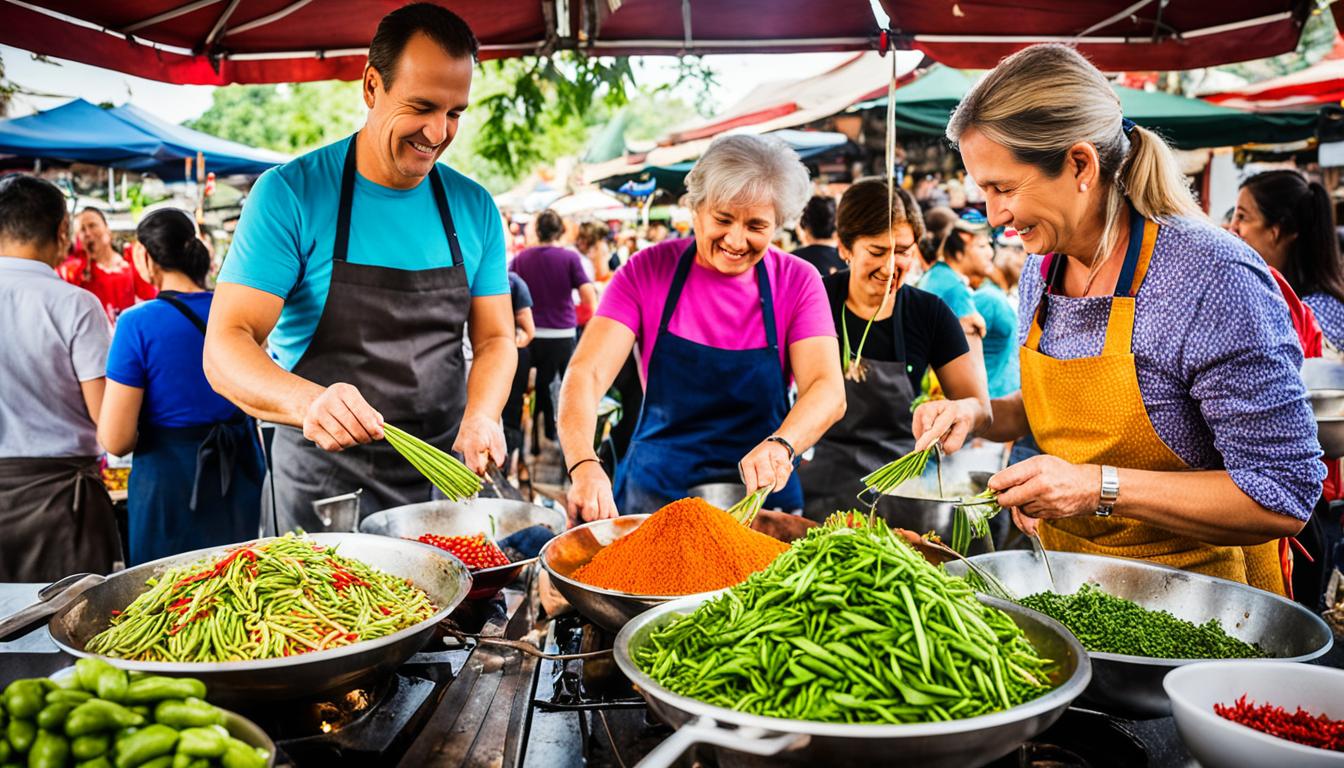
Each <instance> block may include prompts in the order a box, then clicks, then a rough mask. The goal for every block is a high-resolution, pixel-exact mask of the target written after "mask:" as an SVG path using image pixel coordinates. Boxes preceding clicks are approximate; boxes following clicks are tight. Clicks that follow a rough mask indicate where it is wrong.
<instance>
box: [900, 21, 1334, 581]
mask: <svg viewBox="0 0 1344 768" xmlns="http://www.w3.org/2000/svg"><path fill="white" fill-rule="evenodd" d="M1042 115H1049V116H1050V119H1042V117H1041V116H1042ZM947 135H948V137H949V138H950V139H951V140H953V141H954V142H956V143H957V144H958V145H959V147H960V150H961V153H962V158H963V160H964V161H965V163H966V167H967V169H968V170H969V171H970V172H971V174H972V175H973V176H974V177H975V179H976V181H977V182H978V183H979V184H980V185H981V187H982V188H983V189H984V192H985V198H986V203H987V205H988V210H989V220H990V223H991V224H992V225H996V226H998V225H1008V226H1012V227H1014V228H1015V229H1017V230H1018V232H1019V233H1020V234H1021V237H1022V240H1023V243H1024V245H1025V246H1026V249H1027V250H1028V252H1030V253H1033V254H1047V255H1044V256H1040V255H1035V256H1032V257H1031V258H1030V260H1029V261H1028V263H1027V265H1026V267H1025V270H1024V272H1023V275H1022V283H1021V315H1020V326H1021V327H1022V329H1023V331H1024V336H1025V341H1024V344H1023V346H1022V349H1021V372H1022V391H1021V392H1020V393H1018V394H1016V395H1013V396H1009V397H1006V398H1002V399H996V400H994V401H993V411H994V420H993V424H992V426H991V427H990V428H989V429H988V430H985V432H984V434H985V436H986V437H988V438H989V439H991V440H1000V441H1005V440H1011V439H1015V438H1018V437H1021V436H1022V435H1025V434H1026V433H1027V431H1028V429H1030V431H1031V432H1032V433H1033V434H1034V435H1035V436H1036V440H1037V442H1038V443H1039V444H1040V446H1041V449H1042V451H1043V452H1044V455H1041V456H1037V457H1033V458H1031V459H1028V460H1026V461H1023V462H1021V463H1019V464H1015V465H1013V466H1010V467H1008V468H1007V469H1005V470H1004V471H1002V472H1000V473H998V474H997V475H995V476H994V477H993V478H991V480H990V487H991V488H993V489H995V490H996V491H998V500H999V503H1000V504H1002V505H1003V506H1004V507H1005V508H1011V509H1012V510H1013V517H1014V520H1015V521H1017V523H1018V525H1019V526H1020V527H1022V528H1023V529H1024V530H1027V531H1039V533H1040V537H1041V541H1042V542H1043V543H1044V545H1045V547H1046V548H1047V549H1052V550H1064V551H1075V552H1091V553H1100V554H1104V555H1112V556H1122V557H1135V558H1141V559H1145V560H1151V561H1154V562H1158V563H1163V564H1166V565H1171V566H1175V567H1178V568H1184V569H1188V570H1192V571H1198V572H1201V573H1206V574H1210V575H1213V576H1220V577H1223V578H1228V579H1233V580H1235V581H1240V582H1243V583H1249V584H1251V585H1252V586H1255V587H1259V588H1261V589H1266V590H1269V591H1272V592H1277V593H1280V594H1282V593H1283V592H1284V582H1283V577H1282V573H1281V570H1280V563H1279V558H1278V550H1277V547H1276V546H1275V544H1276V540H1277V539H1279V538H1281V537H1286V536H1292V535H1294V534H1296V533H1297V532H1298V531H1299V530H1300V529H1301V528H1302V525H1303V521H1304V520H1306V519H1307V518H1308V516H1309V515H1310V514H1311V510H1312V506H1313V504H1314V503H1315V502H1316V499H1317V498H1318V497H1319V496H1320V495H1321V480H1322V478H1323V476H1324V474H1325V467H1324V465H1322V464H1321V462H1320V460H1319V459H1320V456H1321V450H1320V446H1319V445H1318V444H1317V442H1316V427H1315V423H1314V421H1313V418H1312V412H1311V408H1310V406H1309V405H1308V402H1307V397H1306V390H1305V388H1304V387H1303V384H1302V380H1301V377H1300V376H1299V374H1298V368H1299V366H1300V365H1301V363H1302V350H1301V348H1300V347H1299V346H1298V342H1297V337H1296V335H1295V333H1294V330H1293V327H1292V324H1291V322H1290V319H1289V316H1288V311H1287V309H1286V307H1285V305H1284V302H1283V299H1282V297H1281V296H1280V293H1279V289H1278V287H1277V285H1276V284H1275V282H1274V279H1273V278H1272V277H1271V276H1270V274H1269V271H1268V269H1267V268H1266V267H1265V264H1264V261H1263V260H1262V259H1261V258H1260V257H1259V256H1257V255H1256V253H1255V252H1254V251H1253V250H1251V249H1250V248H1249V247H1248V246H1246V245H1245V244H1244V243H1242V242H1241V241H1239V240H1237V239H1235V238H1234V237H1232V236H1231V235H1229V234H1227V233H1226V232H1224V231H1223V230H1221V229H1219V228H1218V227H1216V226H1215V225H1213V224H1212V223H1210V222H1208V221H1207V220H1206V219H1205V218H1204V217H1203V216H1202V215H1201V214H1200V212H1199V208H1198V206H1197V205H1196V203H1195V201H1194V198H1193V197H1192V196H1191V193H1190V191H1189V188H1188V187H1187V185H1186V183H1185V181H1184V179H1183V177H1182V176H1181V172H1180V168H1179V165H1178V164H1177V162H1176V159H1175V157H1174V156H1173V155H1172V152H1171V150H1170V149H1169V148H1168V147H1167V145H1166V144H1165V143H1163V141H1162V139H1161V138H1160V137H1158V136H1157V135H1156V134H1154V133H1152V132H1150V131H1148V130H1146V129H1144V128H1141V127H1138V126H1136V125H1134V124H1133V123H1132V122H1130V121H1128V120H1126V119H1124V118H1123V116H1122V115H1121V113H1120V104H1119V102H1118V101H1117V99H1116V97H1115V93H1114V91H1113V90H1112V89H1111V85H1110V83H1109V82H1108V81H1107V80H1106V78H1105V77H1103V76H1102V74H1101V73H1100V72H1098V71H1097V70H1096V69H1095V68H1094V67H1093V66H1092V65H1091V64H1090V63H1088V62H1087V60H1085V59H1084V58H1083V57H1082V56H1081V55H1079V54H1078V53H1077V52H1076V51H1074V50H1073V49H1071V48H1067V47H1065V46H1061V45H1040V46H1033V47H1031V48H1027V49H1025V50H1023V51H1020V52H1018V53H1016V54H1014V55H1013V56H1010V57H1008V58H1007V59H1005V60H1004V61H1003V62H1001V63H1000V64H999V66H998V67H997V68H995V69H994V70H993V71H991V72H990V73H989V74H988V75H986V76H985V78H984V79H982V80H981V81H980V82H979V83H978V84H977V85H976V86H975V87H974V88H973V89H972V90H971V92H970V93H969V94H968V95H967V96H966V98H965V99H963V100H962V102H961V105H960V106H959V107H958V108H957V111H956V112H955V113H954V114H953V117H952V119H951V121H950V123H949V125H948V130H947ZM966 418H967V417H966V415H965V414H963V413H961V412H960V411H958V410H957V409H955V408H953V407H952V406H951V405H949V404H945V403H929V404H926V405H924V406H921V408H920V409H919V410H917V411H916V413H915V417H914V427H915V433H916V435H917V436H919V438H920V440H919V443H918V445H919V446H921V447H922V446H925V445H929V444H931V443H932V442H933V441H935V440H937V439H938V438H939V437H940V436H942V435H943V433H944V432H945V430H947V429H948V427H949V426H952V425H954V424H957V423H962V424H964V423H965V421H966ZM959 435H960V432H954V433H953V434H951V435H949V436H948V437H947V438H946V439H945V440H944V447H945V449H947V450H955V449H956V448H958V447H959V446H960V444H961V442H962V441H961V438H960V437H959Z"/></svg>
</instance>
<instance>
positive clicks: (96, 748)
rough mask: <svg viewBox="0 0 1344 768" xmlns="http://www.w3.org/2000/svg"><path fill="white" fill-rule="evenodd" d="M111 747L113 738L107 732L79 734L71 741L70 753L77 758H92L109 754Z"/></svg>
mask: <svg viewBox="0 0 1344 768" xmlns="http://www.w3.org/2000/svg"><path fill="white" fill-rule="evenodd" d="M111 748H112V738H111V737H110V736H108V735H107V734H105V733H91V734H89V735H87V736H77V737H75V740H74V741H72V742H70V754H71V756H73V757H74V758H75V759H76V760H92V759H93V758H95V757H98V756H99V755H105V754H107V751H108V750H109V749H111Z"/></svg>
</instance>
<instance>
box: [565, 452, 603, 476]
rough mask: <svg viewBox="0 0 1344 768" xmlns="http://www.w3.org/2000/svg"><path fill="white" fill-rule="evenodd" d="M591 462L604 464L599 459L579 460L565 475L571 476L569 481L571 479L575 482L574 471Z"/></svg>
mask: <svg viewBox="0 0 1344 768" xmlns="http://www.w3.org/2000/svg"><path fill="white" fill-rule="evenodd" d="M590 461H595V462H597V463H598V464H601V463H602V462H601V461H600V460H599V459H598V458H597V457H593V458H589V459H579V460H578V461H576V462H574V465H573V466H571V467H570V468H569V469H567V470H565V474H566V475H568V476H569V479H570V480H573V479H574V470H576V469H578V468H579V467H581V466H583V465H584V464H587V463H588V462H590Z"/></svg>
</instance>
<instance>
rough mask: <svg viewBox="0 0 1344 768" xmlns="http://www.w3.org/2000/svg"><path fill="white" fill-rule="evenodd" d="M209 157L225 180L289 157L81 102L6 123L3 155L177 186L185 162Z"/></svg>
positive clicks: (1, 128)
mask: <svg viewBox="0 0 1344 768" xmlns="http://www.w3.org/2000/svg"><path fill="white" fill-rule="evenodd" d="M197 152H203V153H204V155H205V168H206V170H207V171H213V172H214V173H215V174H216V175H219V176H228V175H233V174H242V175H257V174H260V173H261V172H263V171H265V170H266V169H267V168H270V167H272V166H274V165H278V164H280V163H283V162H285V161H286V160H287V159H288V158H287V157H285V156H284V155H281V154H279V153H276V152H268V151H266V150H260V149H253V148H251V147H247V146H244V145H242V144H236V143H234V142H231V141H225V140H223V139H220V138H216V137H214V136H210V135H209V134H205V133H201V132H199V131H193V130H191V129H189V128H183V127H182V126H180V125H173V124H171V123H168V122H165V121H163V120H160V119H159V118H157V117H154V116H153V115H150V114H148V113H146V112H144V111H143V110H141V109H138V108H136V107H135V106H132V105H129V104H128V105H124V106H121V107H115V108H113V109H103V108H102V107H98V106H95V105H93V104H90V103H89V102H87V101H84V100H83V99H75V100H73V101H70V102H68V103H66V104H62V105H61V106H59V107H56V108H54V109H49V110H47V111H45V112H39V113H37V114H35V115H28V116H26V117H17V118H14V119H12V120H5V121H3V122H0V154H4V155H10V156H13V157H22V158H39V159H44V160H58V161H63V162H78V163H92V164H94V165H103V166H110V167H113V168H125V169H128V170H136V171H141V172H143V173H155V174H157V175H158V176H160V177H161V178H163V179H164V180H166V181H177V180H181V179H182V178H183V174H184V172H185V163H184V162H183V159H184V158H188V157H190V158H195V157H196V156H197Z"/></svg>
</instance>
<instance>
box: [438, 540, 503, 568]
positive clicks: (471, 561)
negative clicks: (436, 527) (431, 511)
mask: <svg viewBox="0 0 1344 768" xmlns="http://www.w3.org/2000/svg"><path fill="white" fill-rule="evenodd" d="M416 541H418V542H420V543H421V544H429V545H431V546H435V547H438V548H439V549H442V550H443V551H445V552H447V553H448V554H450V555H452V556H453V557H456V558H457V559H458V560H461V561H462V563H463V564H464V565H466V566H467V567H468V568H470V569H472V570H476V569H478V568H494V567H496V566H500V565H508V564H509V557H508V555H505V554H504V550H502V549H500V548H499V545H498V544H496V543H495V542H493V541H491V540H489V539H487V538H486V537H485V534H484V533H478V534H476V535H475V536H440V535H438V534H435V533H426V534H423V535H421V536H420V538H418V539H416Z"/></svg>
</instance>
